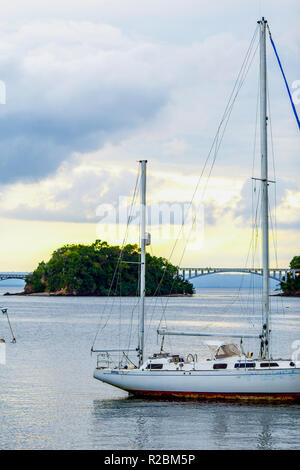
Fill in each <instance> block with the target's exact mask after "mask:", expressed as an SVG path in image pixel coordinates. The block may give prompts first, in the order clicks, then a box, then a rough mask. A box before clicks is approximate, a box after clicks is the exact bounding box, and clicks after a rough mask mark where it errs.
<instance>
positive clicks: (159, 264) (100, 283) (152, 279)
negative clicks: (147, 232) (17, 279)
mask: <svg viewBox="0 0 300 470" xmlns="http://www.w3.org/2000/svg"><path fill="white" fill-rule="evenodd" d="M120 250H121V249H120V247H119V246H109V245H108V243H107V242H105V241H101V240H96V241H95V243H92V244H91V245H65V246H63V247H61V248H59V249H58V250H56V251H54V253H53V254H52V256H51V258H50V260H49V261H48V263H44V262H41V263H40V264H39V265H38V267H37V268H36V270H35V271H34V272H33V273H32V274H31V275H29V276H27V279H26V287H25V291H26V292H44V291H47V292H61V293H65V294H70V295H108V294H110V295H125V296H127V295H138V289H139V284H138V277H139V264H138V262H139V259H140V250H139V248H138V246H137V245H126V246H125V247H124V248H123V251H122V262H121V263H120V266H119V269H118V271H117V274H116V275H115V276H114V272H115V269H116V266H117V262H118V258H119V255H120ZM193 292H194V289H193V285H192V284H191V283H190V282H188V281H184V280H183V279H182V278H181V277H180V276H178V275H177V267H176V266H173V265H172V264H170V263H169V262H168V261H167V260H166V259H165V258H162V257H156V256H151V255H150V254H149V253H147V255H146V295H154V294H155V293H156V294H158V295H168V294H170V293H172V294H192V293H193Z"/></svg>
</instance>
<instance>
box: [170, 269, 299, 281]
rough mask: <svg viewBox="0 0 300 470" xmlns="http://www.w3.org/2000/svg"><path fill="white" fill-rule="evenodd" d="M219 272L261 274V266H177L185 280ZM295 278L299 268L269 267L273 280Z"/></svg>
mask: <svg viewBox="0 0 300 470" xmlns="http://www.w3.org/2000/svg"><path fill="white" fill-rule="evenodd" d="M219 273H241V274H257V275H258V276H262V273H263V270H262V268H179V269H178V274H179V275H180V276H181V277H182V278H183V279H185V280H192V279H196V278H198V277H202V276H208V275H209V274H219ZM288 273H290V275H291V277H293V278H295V277H297V276H298V275H299V274H300V269H289V268H270V269H269V277H270V279H275V281H278V282H281V281H282V279H283V277H284V278H285V279H286V277H287V274H288Z"/></svg>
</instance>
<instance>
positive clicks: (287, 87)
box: [267, 24, 300, 130]
mask: <svg viewBox="0 0 300 470" xmlns="http://www.w3.org/2000/svg"><path fill="white" fill-rule="evenodd" d="M267 28H268V31H269V38H270V41H271V44H272V47H273V50H274V52H275V56H276V59H277V62H278V65H279V68H280V70H281V73H282V76H283V80H284V83H285V86H286V89H287V92H288V95H289V98H290V102H291V105H292V109H293V112H294V116H295V118H296V121H297V124H298V128H299V130H300V121H299V117H298V114H297V111H296V108H295V105H294V102H293V98H292V95H291V92H290V89H289V85H288V82H287V79H286V77H285V73H284V71H283V68H282V65H281V62H280V59H279V55H278V53H277V50H276V47H275V44H274V41H273V39H272V35H271V31H270V28H269V25H268V24H267Z"/></svg>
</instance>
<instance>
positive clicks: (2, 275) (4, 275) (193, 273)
mask: <svg viewBox="0 0 300 470" xmlns="http://www.w3.org/2000/svg"><path fill="white" fill-rule="evenodd" d="M220 273H241V274H257V275H258V276H262V268H211V267H210V268H179V269H178V274H179V275H180V276H182V277H183V279H187V280H192V279H196V278H198V277H202V276H208V275H209V274H220ZM288 273H290V276H291V277H293V278H295V277H297V276H299V275H300V269H289V268H270V269H269V277H270V279H275V281H278V282H281V281H282V279H283V277H284V278H285V279H286V277H287V274H288ZM28 274H32V273H31V272H0V281H4V280H6V279H23V280H25V278H26V276H28Z"/></svg>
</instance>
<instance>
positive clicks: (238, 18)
mask: <svg viewBox="0 0 300 470" xmlns="http://www.w3.org/2000/svg"><path fill="white" fill-rule="evenodd" d="M24 5H25V3H24V2H23V1H16V0H12V1H10V2H9V4H5V5H2V6H1V19H0V23H1V27H0V80H1V82H0V85H1V86H0V102H1V104H0V124H1V125H0V221H1V245H0V259H1V271H31V270H33V269H34V268H35V267H36V266H37V264H38V262H40V261H41V260H45V261H47V260H48V259H49V257H50V256H51V253H52V252H53V251H54V250H55V249H56V248H58V247H59V246H61V245H64V244H66V243H91V242H93V241H94V240H95V239H96V238H100V239H102V240H107V241H108V242H110V243H118V244H119V243H122V240H123V239H124V234H125V232H126V223H125V221H126V217H125V218H124V217H119V218H117V217H118V216H117V214H119V215H120V213H121V214H123V215H124V214H125V209H126V207H127V206H128V204H130V201H131V198H132V195H133V193H134V188H135V184H136V177H137V171H138V163H137V161H139V160H142V159H147V160H148V168H147V171H148V180H147V196H148V201H149V214H150V212H151V211H152V212H151V214H152V216H151V217H152V219H151V225H150V224H149V225H150V227H149V232H151V235H152V244H151V248H150V251H151V253H152V254H156V255H162V256H165V257H167V258H170V260H171V262H174V263H176V264H181V266H191V267H192V266H199V267H200V266H204V267H206V266H225V267H231V266H236V267H243V266H245V265H246V264H247V263H248V264H249V263H251V262H252V263H254V264H255V263H256V264H260V255H259V250H258V247H259V244H260V240H259V235H258V234H257V233H256V232H254V235H253V232H252V225H253V215H252V214H253V210H254V213H255V208H256V204H257V199H258V194H259V188H258V184H257V185H256V184H255V183H254V182H253V181H254V180H252V179H251V177H252V176H255V177H259V172H260V169H259V168H258V165H257V164H258V161H259V160H258V158H259V135H258V134H259V133H258V130H259V128H257V91H258V55H257V54H256V55H255V57H254V60H253V63H252V64H251V67H250V69H249V72H248V74H247V77H246V80H245V82H244V84H243V86H242V88H241V90H240V92H239V94H238V97H237V100H236V102H235V104H234V107H233V110H232V113H231V116H230V120H229V122H228V125H227V128H226V132H225V134H224V137H223V140H222V143H221V145H220V149H219V151H218V154H217V157H216V161H215V164H214V166H213V168H212V172H211V174H210V175H209V168H210V167H209V166H208V167H206V168H205V172H204V174H203V176H202V178H200V176H201V174H202V171H203V168H204V164H205V161H206V159H207V156H208V154H209V149H210V147H211V145H212V142H213V139H214V136H215V134H216V131H217V129H218V126H219V123H220V119H221V117H222V115H223V112H224V109H225V107H226V104H227V102H228V98H229V96H230V94H231V91H232V89H233V86H234V83H235V80H236V77H237V75H238V72H239V70H240V67H241V64H242V62H243V60H244V57H245V54H246V51H247V49H248V47H249V44H250V41H251V38H252V36H253V33H254V31H255V29H256V27H257V20H258V19H259V18H260V17H261V16H265V17H266V18H267V20H268V22H269V25H270V29H271V32H272V36H273V39H274V41H275V43H276V45H277V49H278V52H279V55H280V57H281V60H282V63H283V66H284V69H285V71H286V75H287V80H288V83H289V85H290V87H291V90H292V93H293V98H294V102H295V106H296V109H297V110H298V113H300V30H299V19H300V4H299V2H298V1H296V0H287V1H285V2H282V1H276V0H272V1H267V0H265V1H263V0H257V1H256V0H243V1H241V0H223V1H216V0H212V1H210V2H205V1H202V0H185V1H184V2H182V1H179V0H172V1H171V0H163V1H156V0H152V1H151V2H150V1H149V0H147V1H146V0H97V1H93V0H85V1H81V0H78V1H74V0H73V1H72V2H71V1H66V0H60V1H59V2H58V1H57V0H53V1H52V2H51V4H49V5H47V6H45V5H44V6H41V2H37V1H31V0H29V1H27V2H26V7H25V6H24ZM267 49H268V50H267V56H268V92H269V98H270V113H269V117H270V119H269V123H270V125H269V129H272V139H271V132H269V150H270V151H269V154H270V165H269V168H270V175H271V176H272V179H276V185H275V184H271V185H270V186H272V187H270V192H271V198H270V204H271V213H272V221H271V222H272V224H271V225H272V227H271V228H274V231H272V233H271V238H270V246H271V264H272V266H274V267H275V266H276V265H278V266H280V267H286V266H288V263H289V261H290V259H291V258H292V257H293V256H294V255H297V254H299V227H300V211H299V209H300V186H299V166H300V165H299V130H298V128H297V124H296V121H295V118H294V116H293V113H292V110H291V106H290V103H289V101H288V96H287V92H286V89H285V87H284V83H283V80H282V77H281V76H280V71H279V68H278V64H277V63H276V59H275V57H274V53H273V51H272V50H271V47H270V43H269V41H268V44H267ZM297 81H299V83H298V84H297ZM293 87H294V88H293ZM297 88H298V91H297ZM210 161H211V160H210ZM210 161H209V162H210ZM253 162H254V163H253ZM274 162H275V163H274ZM208 176H209V177H208ZM271 176H270V177H271ZM199 178H200V184H198V183H199ZM197 184H198V186H197ZM196 188H197V190H195V189H196ZM193 195H194V198H193ZM275 196H276V197H275ZM192 199H193V210H194V214H196V215H197V223H196V227H194V229H193V230H192V231H191V232H190V231H189V229H188V230H186V233H184V234H183V233H182V230H181V222H180V220H179V219H180V211H182V210H183V209H182V208H183V207H188V205H189V202H190V201H191V200H192ZM161 205H164V207H165V215H164V217H162V220H160V216H159V211H160V209H159V208H161ZM170 207H173V209H172V211H173V212H172V211H171V210H170ZM137 210H138V209H137ZM168 211H169V212H168ZM176 211H177V212H176ZM178 211H179V212H178ZM170 212H172V213H175V222H174V221H173V222H172V223H170V222H169V219H168V214H170ZM176 214H177V215H178V214H179V215H178V217H179V218H178V217H177V216H176ZM171 217H173V215H171ZM176 217H177V219H176ZM172 220H173V219H172ZM187 227H188V226H187ZM275 228H276V230H275ZM130 230H131V231H129V233H128V237H127V238H126V241H130V242H135V241H138V231H137V226H136V219H135V222H134V223H133V227H132V229H130ZM177 236H179V241H178V242H176V239H177ZM253 236H254V238H253ZM251 237H252V238H251ZM255 237H256V238H255ZM251 240H252V246H254V245H255V247H256V248H255V254H253V255H251V254H250V255H249V246H250V244H251Z"/></svg>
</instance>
